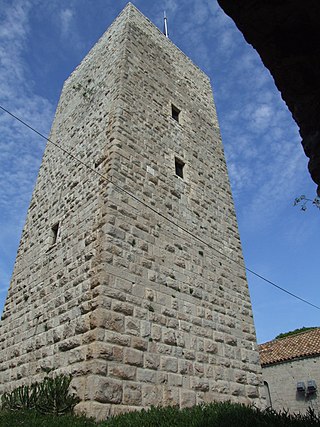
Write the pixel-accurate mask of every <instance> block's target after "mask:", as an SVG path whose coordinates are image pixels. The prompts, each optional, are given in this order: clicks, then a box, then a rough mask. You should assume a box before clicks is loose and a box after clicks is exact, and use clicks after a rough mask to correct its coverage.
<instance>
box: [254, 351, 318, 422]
mask: <svg viewBox="0 0 320 427" xmlns="http://www.w3.org/2000/svg"><path fill="white" fill-rule="evenodd" d="M262 375H263V379H264V380H265V382H266V383H267V385H268V389H269V393H270V400H271V402H270V406H271V407H272V408H273V409H275V410H277V411H279V410H283V409H285V410H289V411H290V412H300V413H301V414H303V413H305V412H306V411H307V410H308V408H309V407H311V408H313V409H315V411H316V412H317V413H318V412H320V401H319V392H318V391H317V392H315V393H311V394H308V392H307V390H306V391H305V392H302V391H298V390H297V383H298V382H303V383H304V384H305V386H307V383H308V381H310V380H314V381H315V382H316V384H317V385H318V386H319V385H320V357H319V356H317V357H308V358H303V359H297V360H290V361H287V362H283V363H277V364H274V365H269V366H263V368H262Z"/></svg>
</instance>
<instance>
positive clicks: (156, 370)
mask: <svg viewBox="0 0 320 427" xmlns="http://www.w3.org/2000/svg"><path fill="white" fill-rule="evenodd" d="M172 104H173V105H174V106H175V107H177V108H178V109H179V110H181V113H180V115H179V122H177V121H176V120H175V119H174V118H172V114H171V108H172ZM50 139H52V140H53V141H59V142H58V143H59V145H60V146H61V147H62V148H64V149H67V150H68V151H71V152H72V154H73V155H74V156H76V157H77V158H79V159H81V161H83V162H85V164H86V165H89V167H90V168H91V169H92V170H90V169H89V168H88V167H86V166H84V164H82V163H79V162H78V161H77V160H75V159H74V158H72V157H70V156H69V155H67V154H66V153H64V152H62V151H61V150H59V149H58V148H57V147H54V146H52V145H50V144H48V147H47V149H46V152H45V155H44V159H43V163H42V166H41V169H40V173H39V177H38V181H37V184H36V187H35V191H34V194H33V197H32V201H31V205H30V209H29V211H28V216H27V221H26V225H25V228H24V231H23V235H22V239H21V243H20V247H19V252H18V255H17V260H16V264H15V269H14V273H13V278H12V283H11V287H10V290H9V294H8V298H7V302H6V305H5V310H4V314H3V321H2V325H1V331H0V332H1V334H0V337H1V338H0V340H1V348H2V350H1V352H0V369H1V371H0V372H1V384H2V386H1V387H2V390H4V389H8V388H12V387H14V386H17V385H19V384H21V383H24V382H26V381H29V382H30V381H34V380H35V379H40V378H41V377H43V376H44V375H45V374H46V373H47V372H48V371H49V370H50V371H51V374H54V373H57V372H60V371H63V372H71V373H72V374H73V375H74V380H73V383H72V384H73V388H74V390H75V391H76V392H77V393H78V395H79V396H80V398H81V399H82V403H81V404H80V405H79V408H78V409H79V410H85V411H86V412H87V413H89V414H91V415H94V416H96V417H98V418H102V417H105V416H106V415H108V414H110V413H117V412H119V411H123V410H131V409H133V408H141V407H146V406H150V405H160V404H163V405H180V406H190V405H193V404H196V403H200V402H208V401H212V400H232V401H238V402H244V403H252V402H254V403H257V404H258V405H261V404H263V401H264V399H263V398H262V394H263V387H262V377H261V367H260V364H259V358H258V353H257V350H256V339H255V331H254V325H253V320H252V312H251V303H250V298H249V294H248V287H247V283H246V277H245V271H244V265H243V259H242V252H241V244H240V240H239V235H238V230H237V223H236V217H235V212H234V206H233V202H232V196H231V192H230V186H229V182H228V176H227V170H226V165H225V160H224V154H223V149H222V144H221V138H220V132H219V127H218V122H217V117H216V112H215V107H214V103H213V99H212V92H211V87H210V82H209V81H208V78H207V76H205V74H203V72H202V71H201V70H199V68H197V67H196V66H195V65H194V64H193V63H192V62H191V61H190V60H189V59H188V58H187V57H186V56H185V55H184V54H183V53H182V52H181V51H179V50H178V49H177V48H176V47H175V46H174V45H173V44H172V43H171V42H170V40H168V39H166V38H165V37H164V36H163V35H162V34H161V32H160V31H159V30H158V29H157V28H155V27H154V26H153V25H152V24H151V22H150V21H148V20H147V19H146V18H145V17H143V15H141V14H140V12H138V11H137V9H135V8H134V7H133V6H132V5H130V4H129V5H128V6H127V7H126V8H125V9H124V11H123V12H122V14H121V15H120V16H119V17H118V19H117V20H116V21H115V22H114V24H113V25H112V26H111V27H110V29H109V30H108V31H107V33H106V34H105V35H104V36H103V37H102V39H101V40H100V41H99V42H98V44H97V45H96V46H95V47H94V48H93V50H92V51H91V52H90V53H89V54H88V56H87V57H86V58H85V59H84V61H83V62H82V63H81V64H80V66H79V67H78V68H77V69H76V70H75V72H74V73H73V74H72V75H71V76H70V78H69V79H68V80H67V81H66V83H65V85H64V88H63V92H62V95H61V99H60V102H59V106H58V108H57V113H56V117H55V120H54V123H53V127H52V131H51V135H50ZM176 158H178V159H179V160H180V161H182V162H183V163H184V164H185V166H184V168H183V178H181V177H179V176H177V175H176V173H175V159H176ZM95 172H96V173H95ZM57 223H59V233H58V236H57V241H56V242H55V243H54V244H53V240H54V239H53V230H52V227H53V228H55V227H54V226H55V225H56V224H57Z"/></svg>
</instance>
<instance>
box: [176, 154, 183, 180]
mask: <svg viewBox="0 0 320 427" xmlns="http://www.w3.org/2000/svg"><path fill="white" fill-rule="evenodd" d="M184 165H185V164H184V162H183V161H182V160H180V159H177V158H175V168H176V175H178V176H180V178H183V168H184Z"/></svg>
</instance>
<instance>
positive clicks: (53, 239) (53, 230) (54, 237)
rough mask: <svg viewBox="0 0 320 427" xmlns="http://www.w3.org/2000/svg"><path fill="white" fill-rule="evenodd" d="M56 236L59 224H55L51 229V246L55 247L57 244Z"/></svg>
mask: <svg viewBox="0 0 320 427" xmlns="http://www.w3.org/2000/svg"><path fill="white" fill-rule="evenodd" d="M58 235H59V222H57V223H56V224H54V225H53V226H52V227H51V237H52V239H51V244H52V245H55V244H56V243H57V239H58Z"/></svg>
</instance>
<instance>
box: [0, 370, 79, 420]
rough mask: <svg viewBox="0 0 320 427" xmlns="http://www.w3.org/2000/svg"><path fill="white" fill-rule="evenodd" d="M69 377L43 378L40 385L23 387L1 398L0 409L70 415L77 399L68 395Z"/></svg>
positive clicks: (77, 401)
mask: <svg viewBox="0 0 320 427" xmlns="http://www.w3.org/2000/svg"><path fill="white" fill-rule="evenodd" d="M70 382H71V376H70V375H59V376H56V377H54V378H49V377H47V378H45V379H44V380H43V381H42V382H41V383H34V384H31V385H30V386H27V385H23V386H20V387H18V388H16V389H14V390H13V391H12V392H10V393H4V394H3V395H2V397H1V401H2V408H3V409H7V410H10V411H18V410H24V411H25V410H35V411H37V412H40V413H42V414H54V415H62V414H67V413H71V412H72V411H73V409H74V407H75V405H76V404H77V403H79V398H78V397H76V396H74V395H70V394H69V385H70Z"/></svg>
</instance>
